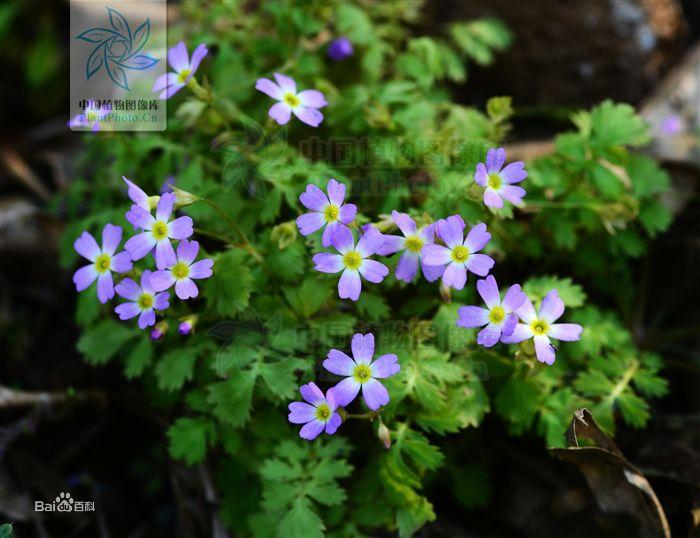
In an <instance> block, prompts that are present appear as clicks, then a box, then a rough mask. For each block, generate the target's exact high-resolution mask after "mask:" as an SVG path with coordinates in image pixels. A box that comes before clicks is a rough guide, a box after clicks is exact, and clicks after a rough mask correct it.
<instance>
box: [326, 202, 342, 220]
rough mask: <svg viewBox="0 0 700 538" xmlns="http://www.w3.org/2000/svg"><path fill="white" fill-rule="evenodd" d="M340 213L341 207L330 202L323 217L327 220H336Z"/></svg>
mask: <svg viewBox="0 0 700 538" xmlns="http://www.w3.org/2000/svg"><path fill="white" fill-rule="evenodd" d="M339 214H340V208H339V207H338V206H337V205H333V204H328V205H327V206H326V209H324V210H323V218H324V219H326V222H335V221H336V220H337V219H338V215H339Z"/></svg>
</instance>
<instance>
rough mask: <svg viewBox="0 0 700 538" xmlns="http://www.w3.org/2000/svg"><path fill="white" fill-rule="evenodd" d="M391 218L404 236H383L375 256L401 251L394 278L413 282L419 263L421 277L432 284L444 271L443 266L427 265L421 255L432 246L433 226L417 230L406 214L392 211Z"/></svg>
mask: <svg viewBox="0 0 700 538" xmlns="http://www.w3.org/2000/svg"><path fill="white" fill-rule="evenodd" d="M391 218H392V219H393V220H394V223H395V224H396V226H398V227H399V230H401V233H403V235H404V236H403V237H401V236H399V235H384V239H385V241H384V244H383V245H382V246H381V248H380V249H379V250H378V251H377V254H379V255H380V256H388V255H389V254H393V253H394V252H398V251H400V250H403V254H402V255H401V258H399V263H398V265H397V266H396V278H397V279H398V280H403V281H404V282H413V279H414V278H415V276H416V274H417V273H418V264H419V262H420V266H421V270H422V272H423V276H424V277H425V279H426V280H427V281H428V282H434V281H436V280H437V279H438V278H440V277H441V276H442V273H443V272H444V270H445V268H444V266H441V265H438V266H431V265H427V264H426V263H425V260H424V259H423V256H422V254H421V252H422V250H423V247H424V246H425V245H432V244H433V241H434V239H435V224H429V225H427V226H424V227H423V228H421V229H420V230H419V229H418V228H417V227H416V222H415V221H414V220H413V219H412V218H411V217H409V216H408V215H407V214H406V213H399V212H398V211H392V212H391Z"/></svg>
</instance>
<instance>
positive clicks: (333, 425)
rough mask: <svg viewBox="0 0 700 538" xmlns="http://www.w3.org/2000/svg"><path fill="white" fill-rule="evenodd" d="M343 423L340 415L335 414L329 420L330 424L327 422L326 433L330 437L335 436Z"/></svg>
mask: <svg viewBox="0 0 700 538" xmlns="http://www.w3.org/2000/svg"><path fill="white" fill-rule="evenodd" d="M342 423H343V419H342V418H340V415H339V414H338V413H333V414H332V415H331V417H330V418H329V419H328V422H326V433H327V434H328V435H333V434H334V433H335V432H337V431H338V428H339V427H340V425H341V424H342Z"/></svg>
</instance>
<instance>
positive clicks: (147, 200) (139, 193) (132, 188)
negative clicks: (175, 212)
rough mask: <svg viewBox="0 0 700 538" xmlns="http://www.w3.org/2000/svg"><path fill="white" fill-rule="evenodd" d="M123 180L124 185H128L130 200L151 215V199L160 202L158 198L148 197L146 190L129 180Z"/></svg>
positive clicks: (123, 177)
mask: <svg viewBox="0 0 700 538" xmlns="http://www.w3.org/2000/svg"><path fill="white" fill-rule="evenodd" d="M122 179H123V180H124V183H126V187H127V191H126V192H127V195H128V196H129V199H130V200H131V201H132V202H134V203H135V204H136V205H137V206H139V207H140V208H141V209H144V210H145V211H148V212H149V213H150V212H151V209H153V207H151V198H153V199H155V200H156V201H157V200H158V196H150V197H149V196H148V194H146V193H145V192H144V190H143V189H142V188H141V187H139V186H138V185H137V184H136V183H134V182H133V181H131V180H130V179H129V178H127V177H125V176H122Z"/></svg>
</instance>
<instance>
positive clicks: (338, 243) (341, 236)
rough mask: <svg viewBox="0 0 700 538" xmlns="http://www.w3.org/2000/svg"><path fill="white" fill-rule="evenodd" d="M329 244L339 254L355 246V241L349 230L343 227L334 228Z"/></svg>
mask: <svg viewBox="0 0 700 538" xmlns="http://www.w3.org/2000/svg"><path fill="white" fill-rule="evenodd" d="M331 244H332V245H333V247H334V248H335V249H336V250H337V251H338V252H340V253H341V254H345V253H346V252H348V251H350V250H352V249H353V247H354V246H355V240H354V238H353V236H352V232H351V231H350V228H348V227H347V226H343V225H339V226H336V227H335V229H334V230H333V233H332V234H331Z"/></svg>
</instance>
